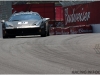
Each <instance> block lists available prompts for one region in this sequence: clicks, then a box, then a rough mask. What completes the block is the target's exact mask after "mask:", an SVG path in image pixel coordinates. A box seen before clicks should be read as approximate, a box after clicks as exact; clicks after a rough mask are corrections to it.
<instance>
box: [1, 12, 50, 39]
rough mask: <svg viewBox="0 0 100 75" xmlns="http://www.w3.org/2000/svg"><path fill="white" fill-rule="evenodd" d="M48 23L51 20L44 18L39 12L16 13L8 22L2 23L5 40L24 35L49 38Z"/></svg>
mask: <svg viewBox="0 0 100 75" xmlns="http://www.w3.org/2000/svg"><path fill="white" fill-rule="evenodd" d="M48 21H49V18H43V17H41V16H40V15H39V14H38V13H37V12H19V13H14V14H12V16H11V17H10V18H9V20H8V21H4V20H2V21H1V23H2V30H3V31H2V32H3V38H8V37H9V38H14V37H16V36H23V35H41V37H46V36H49V25H48Z"/></svg>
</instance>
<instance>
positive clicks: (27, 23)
mask: <svg viewBox="0 0 100 75" xmlns="http://www.w3.org/2000/svg"><path fill="white" fill-rule="evenodd" d="M38 22H40V21H39V20H23V21H6V25H11V26H13V27H19V26H31V25H34V24H37V23H38Z"/></svg>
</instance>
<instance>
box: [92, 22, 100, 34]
mask: <svg viewBox="0 0 100 75" xmlns="http://www.w3.org/2000/svg"><path fill="white" fill-rule="evenodd" d="M91 26H92V28H93V33H100V24H91Z"/></svg>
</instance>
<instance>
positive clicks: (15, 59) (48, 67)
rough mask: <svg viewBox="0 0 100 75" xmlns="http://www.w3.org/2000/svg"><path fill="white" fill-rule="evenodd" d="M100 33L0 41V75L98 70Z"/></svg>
mask: <svg viewBox="0 0 100 75" xmlns="http://www.w3.org/2000/svg"><path fill="white" fill-rule="evenodd" d="M99 45H100V34H99V33H98V34H72V35H56V36H49V37H40V36H22V37H17V38H9V39H2V38H1V39H0V74H72V71H80V70H82V71H92V70H94V71H99V70H100V46H99Z"/></svg>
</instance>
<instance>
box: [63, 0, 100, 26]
mask: <svg viewBox="0 0 100 75" xmlns="http://www.w3.org/2000/svg"><path fill="white" fill-rule="evenodd" d="M99 6H100V1H96V2H91V3H86V4H79V5H73V6H68V7H64V24H65V26H77V25H89V24H98V23H99V24H100V19H99V18H100V8H99Z"/></svg>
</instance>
